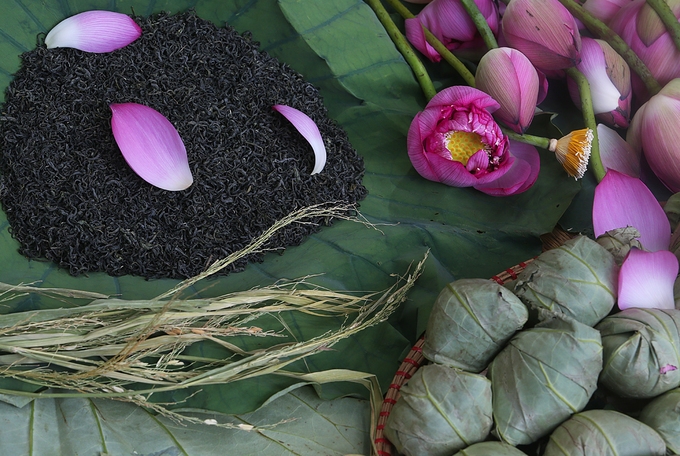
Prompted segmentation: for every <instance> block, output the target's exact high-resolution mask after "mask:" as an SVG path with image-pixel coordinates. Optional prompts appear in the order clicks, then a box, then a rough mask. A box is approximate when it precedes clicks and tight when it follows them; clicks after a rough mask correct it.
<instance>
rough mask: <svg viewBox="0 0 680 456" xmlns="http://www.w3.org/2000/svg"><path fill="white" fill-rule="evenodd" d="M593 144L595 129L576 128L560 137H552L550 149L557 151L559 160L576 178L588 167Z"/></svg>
mask: <svg viewBox="0 0 680 456" xmlns="http://www.w3.org/2000/svg"><path fill="white" fill-rule="evenodd" d="M592 145H593V130H591V129H590V128H584V129H583V130H575V131H572V132H571V133H569V134H568V135H566V136H563V137H562V138H560V139H551V140H550V146H549V148H548V149H549V150H550V151H551V152H555V157H557V161H559V162H560V164H561V165H562V167H563V168H564V170H565V171H566V172H567V174H569V175H570V176H571V177H573V178H574V179H580V178H582V177H583V175H584V174H585V172H586V169H588V160H589V159H590V151H591V148H592Z"/></svg>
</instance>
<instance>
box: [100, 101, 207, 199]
mask: <svg viewBox="0 0 680 456" xmlns="http://www.w3.org/2000/svg"><path fill="white" fill-rule="evenodd" d="M109 107H110V108H111V111H112V112H113V117H112V118H111V129H112V130H113V137H114V138H115V139H116V143H117V144H118V147H119V148H120V151H121V152H122V153H123V157H125V161H126V162H127V163H128V165H130V168H132V170H133V171H134V172H136V173H137V174H138V175H139V177H141V178H142V179H144V180H145V181H147V182H148V183H150V184H151V185H155V186H156V187H158V188H162V189H163V190H171V191H178V190H184V189H186V188H188V187H189V186H190V185H191V184H192V183H193V182H194V178H193V177H192V175H191V170H190V169H189V161H188V159H187V151H186V149H185V148H184V143H183V142H182V138H180V136H179V133H178V132H177V130H175V127H173V126H172V124H171V123H170V121H169V120H168V119H166V118H165V117H164V116H163V115H162V114H161V113H159V112H158V111H156V110H155V109H152V108H149V107H148V106H144V105H140V104H136V103H121V104H112V105H110V106H109Z"/></svg>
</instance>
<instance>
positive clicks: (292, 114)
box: [272, 105, 326, 174]
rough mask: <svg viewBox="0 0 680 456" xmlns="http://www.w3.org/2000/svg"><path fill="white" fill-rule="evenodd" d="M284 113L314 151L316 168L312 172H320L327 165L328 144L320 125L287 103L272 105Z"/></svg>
mask: <svg viewBox="0 0 680 456" xmlns="http://www.w3.org/2000/svg"><path fill="white" fill-rule="evenodd" d="M272 109H274V110H275V111H278V112H280V113H281V115H283V116H284V117H285V118H286V119H288V121H289V122H290V123H292V124H293V126H294V127H295V128H296V129H297V131H299V132H300V134H301V135H302V136H303V137H304V138H305V139H306V140H307V142H308V143H309V145H310V146H312V150H313V151H314V168H313V169H312V172H311V174H317V173H320V172H321V171H322V170H323V168H324V166H326V146H325V145H324V143H323V138H322V137H321V133H320V132H319V127H318V126H317V125H316V123H314V121H313V120H312V119H311V118H310V117H309V116H308V115H307V114H305V113H304V112H302V111H299V110H297V109H295V108H291V107H290V106H286V105H274V106H273V107H272Z"/></svg>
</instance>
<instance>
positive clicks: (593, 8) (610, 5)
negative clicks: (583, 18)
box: [583, 0, 632, 24]
mask: <svg viewBox="0 0 680 456" xmlns="http://www.w3.org/2000/svg"><path fill="white" fill-rule="evenodd" d="M631 1H632V0H586V1H585V2H584V3H583V8H584V9H585V10H586V11H588V12H589V13H590V14H591V15H592V16H593V17H595V18H596V19H599V20H600V21H602V22H604V23H605V24H608V23H609V21H610V20H611V19H612V18H613V17H614V16H615V15H616V13H618V11H619V10H620V9H621V7H623V6H625V5H627V4H628V3H630V2H631Z"/></svg>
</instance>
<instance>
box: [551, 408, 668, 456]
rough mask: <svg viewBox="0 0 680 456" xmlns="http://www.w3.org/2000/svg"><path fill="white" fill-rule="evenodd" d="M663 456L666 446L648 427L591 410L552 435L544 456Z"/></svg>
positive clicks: (569, 420)
mask: <svg viewBox="0 0 680 456" xmlns="http://www.w3.org/2000/svg"><path fill="white" fill-rule="evenodd" d="M594 454H596V455H598V456H623V455H631V456H632V455H636V454H644V455H647V456H663V455H665V454H666V445H665V444H664V441H663V439H661V436H660V435H659V434H657V433H656V431H654V429H652V428H651V427H649V426H647V425H646V424H644V423H642V422H640V421H638V420H636V419H634V418H631V417H629V416H628V415H624V414H623V413H619V412H616V411H614V410H588V411H585V412H582V413H578V414H576V415H574V416H573V417H571V418H570V419H568V420H567V421H565V422H564V423H562V424H561V425H560V426H559V427H558V428H557V429H555V430H554V431H553V433H552V434H551V435H550V440H549V441H548V445H547V446H546V447H545V452H544V453H543V455H544V456H590V455H594Z"/></svg>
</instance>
